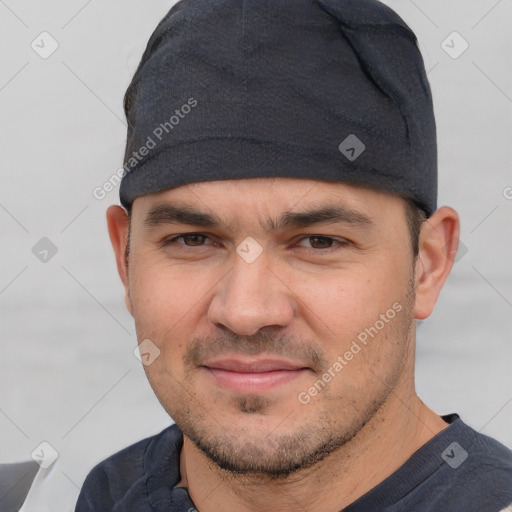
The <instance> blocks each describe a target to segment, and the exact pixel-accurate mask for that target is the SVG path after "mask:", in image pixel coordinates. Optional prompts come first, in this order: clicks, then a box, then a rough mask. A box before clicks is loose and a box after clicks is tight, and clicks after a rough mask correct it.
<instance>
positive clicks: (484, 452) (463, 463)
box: [443, 424, 512, 512]
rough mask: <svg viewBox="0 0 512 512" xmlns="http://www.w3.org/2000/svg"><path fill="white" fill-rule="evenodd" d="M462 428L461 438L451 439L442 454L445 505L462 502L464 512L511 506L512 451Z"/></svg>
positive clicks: (500, 508) (468, 429) (496, 509)
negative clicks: (444, 466) (446, 495)
mask: <svg viewBox="0 0 512 512" xmlns="http://www.w3.org/2000/svg"><path fill="white" fill-rule="evenodd" d="M462 428H463V429H464V434H465V435H463V436H461V437H460V438H459V440H457V439H454V440H453V442H452V444H450V445H448V446H447V447H446V449H445V452H443V458H444V459H445V461H446V462H447V467H446V468H445V471H446V472H449V474H450V477H451V478H449V479H448V481H449V482H450V485H449V487H450V488H451V489H450V491H449V492H448V493H447V494H448V495H449V496H450V497H449V498H448V501H451V500H453V501H456V503H457V505H460V502H459V500H460V499H461V498H462V499H463V501H464V502H465V505H464V506H465V507H466V508H465V510H468V511H472V510H493V511H496V512H498V510H502V509H505V507H507V506H509V505H512V451H511V450H510V449H509V448H507V447H506V446H504V445H503V444H501V443H500V442H498V441H497V440H495V439H493V438H491V437H489V436H486V435H484V434H481V433H479V432H477V431H475V430H474V429H472V428H471V427H469V426H468V425H466V424H462ZM452 445H453V446H452ZM450 447H451V448H450ZM453 454H455V456H454V457H452V459H451V461H450V456H452V455H453ZM457 458H458V460H457ZM448 466H449V467H448Z"/></svg>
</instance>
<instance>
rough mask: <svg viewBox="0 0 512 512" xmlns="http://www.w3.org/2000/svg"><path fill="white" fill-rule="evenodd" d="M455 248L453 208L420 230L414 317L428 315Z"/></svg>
mask: <svg viewBox="0 0 512 512" xmlns="http://www.w3.org/2000/svg"><path fill="white" fill-rule="evenodd" d="M458 245H459V217H458V215H457V212H456V211H455V210H453V208H449V207H443V208H440V209H439V210H437V211H436V212H435V213H434V214H433V215H432V216H431V217H430V218H429V219H428V220H426V221H425V223H424V224H423V226H422V228H421V233H420V241H419V253H418V258H417V261H416V300H415V307H414V316H415V318H416V319H418V320H423V319H425V318H427V317H428V316H430V314H431V313H432V311H433V310H434V306H435V304H436V302H437V298H438V297H439V293H440V292H441V288H442V287H443V285H444V283H445V281H446V279H447V278H448V275H449V274H450V271H451V269H452V266H453V262H454V260H455V256H456V254H457V247H458Z"/></svg>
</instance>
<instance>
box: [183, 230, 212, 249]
mask: <svg viewBox="0 0 512 512" xmlns="http://www.w3.org/2000/svg"><path fill="white" fill-rule="evenodd" d="M178 238H182V239H183V241H184V242H185V245H190V246H192V247H196V246H199V245H203V242H204V241H205V240H206V238H207V237H206V236H205V235H200V234H199V233H191V234H190V235H181V236H180V237H178Z"/></svg>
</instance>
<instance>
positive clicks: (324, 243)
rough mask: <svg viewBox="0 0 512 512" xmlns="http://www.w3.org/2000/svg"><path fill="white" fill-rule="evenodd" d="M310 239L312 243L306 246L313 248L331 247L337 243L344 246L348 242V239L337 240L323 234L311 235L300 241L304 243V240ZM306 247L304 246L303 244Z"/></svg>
mask: <svg viewBox="0 0 512 512" xmlns="http://www.w3.org/2000/svg"><path fill="white" fill-rule="evenodd" d="M306 240H308V241H309V243H310V245H309V246H305V247H308V248H312V249H331V248H333V247H334V246H335V245H338V246H344V245H347V244H348V242H347V241H346V240H335V239H334V238H331V237H329V236H322V235H310V236H306V237H304V238H302V239H301V240H300V241H299V245H301V244H302V242H304V241H306ZM302 247H304V246H302Z"/></svg>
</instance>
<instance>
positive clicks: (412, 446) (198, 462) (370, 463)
mask: <svg viewBox="0 0 512 512" xmlns="http://www.w3.org/2000/svg"><path fill="white" fill-rule="evenodd" d="M446 427H447V423H445V422H444V421H443V420H442V418H441V417H439V416H438V415H436V414H435V413H434V412H433V411H432V410H430V409H429V408H428V407H427V406H426V405H425V404H423V402H422V401H421V400H420V399H419V398H418V396H417V395H416V393H415V392H413V393H412V394H411V395H410V396H409V397H407V398H406V395H405V394H403V393H400V391H399V390H397V389H395V391H394V392H392V394H391V395H390V397H389V398H388V400H387V401H386V402H385V404H384V405H383V406H382V407H381V409H379V411H378V412H377V414H375V416H374V417H373V418H372V420H370V421H369V422H368V423H367V424H366V425H365V426H364V427H363V428H362V429H361V430H360V431H359V432H358V434H357V435H356V436H354V437H353V438H352V439H351V440H350V441H349V442H347V443H346V444H344V445H343V446H342V447H340V448H339V449H337V450H336V451H335V452H333V453H331V454H330V455H329V456H328V457H326V458H325V459H324V460H322V461H321V462H319V463H317V464H316V465H315V466H313V467H311V468H308V469H305V470H302V471H298V472H296V473H295V474H293V475H291V476H289V477H286V478H283V479H275V478H267V477H263V476H261V475H254V476H247V475H234V474H230V473H228V472H226V471H224V470H222V469H220V468H219V467H217V466H216V465H215V464H213V463H212V462H211V461H210V460H209V459H207V458H206V456H205V455H204V454H203V453H202V452H200V451H199V450H198V449H197V448H196V446H195V445H194V444H193V443H192V442H191V441H190V440H189V439H188V438H187V437H185V438H184V443H183V449H182V453H181V460H180V471H181V475H182V481H181V482H180V484H179V485H180V486H185V487H188V490H189V494H190V496H191V498H192V500H193V501H194V503H195V504H196V506H197V507H198V508H199V510H201V511H203V512H213V511H217V510H223V511H225V512H234V511H237V512H253V511H259V510H267V511H269V512H273V511H279V512H287V511H296V510H298V509H300V510H318V508H319V503H318V497H319V496H321V500H322V503H321V509H322V510H325V511H326V512H329V511H333V512H335V511H339V510H341V509H343V508H345V507H346V506H348V505H349V504H350V503H352V502H354V501H355V500H357V499H358V498H359V497H361V496H362V495H364V494H365V493H366V492H368V491H369V490H370V489H372V488H373V487H375V486H376V485H377V484H379V483H380V482H382V481H383V480H384V479H385V478H387V477H388V476H390V475H391V474H392V473H393V472H395V471H396V470H397V469H398V468H399V467H400V466H401V465H402V464H403V463H404V462H405V461H406V460H407V459H408V458H409V457H410V456H411V455H412V454H413V453H414V452H415V451H417V450H418V449H419V448H421V446H423V445H424V444H425V443H427V442H428V441H429V440H430V439H432V437H434V436H435V435H437V434H438V433H439V432H441V430H443V429H444V428H446Z"/></svg>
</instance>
